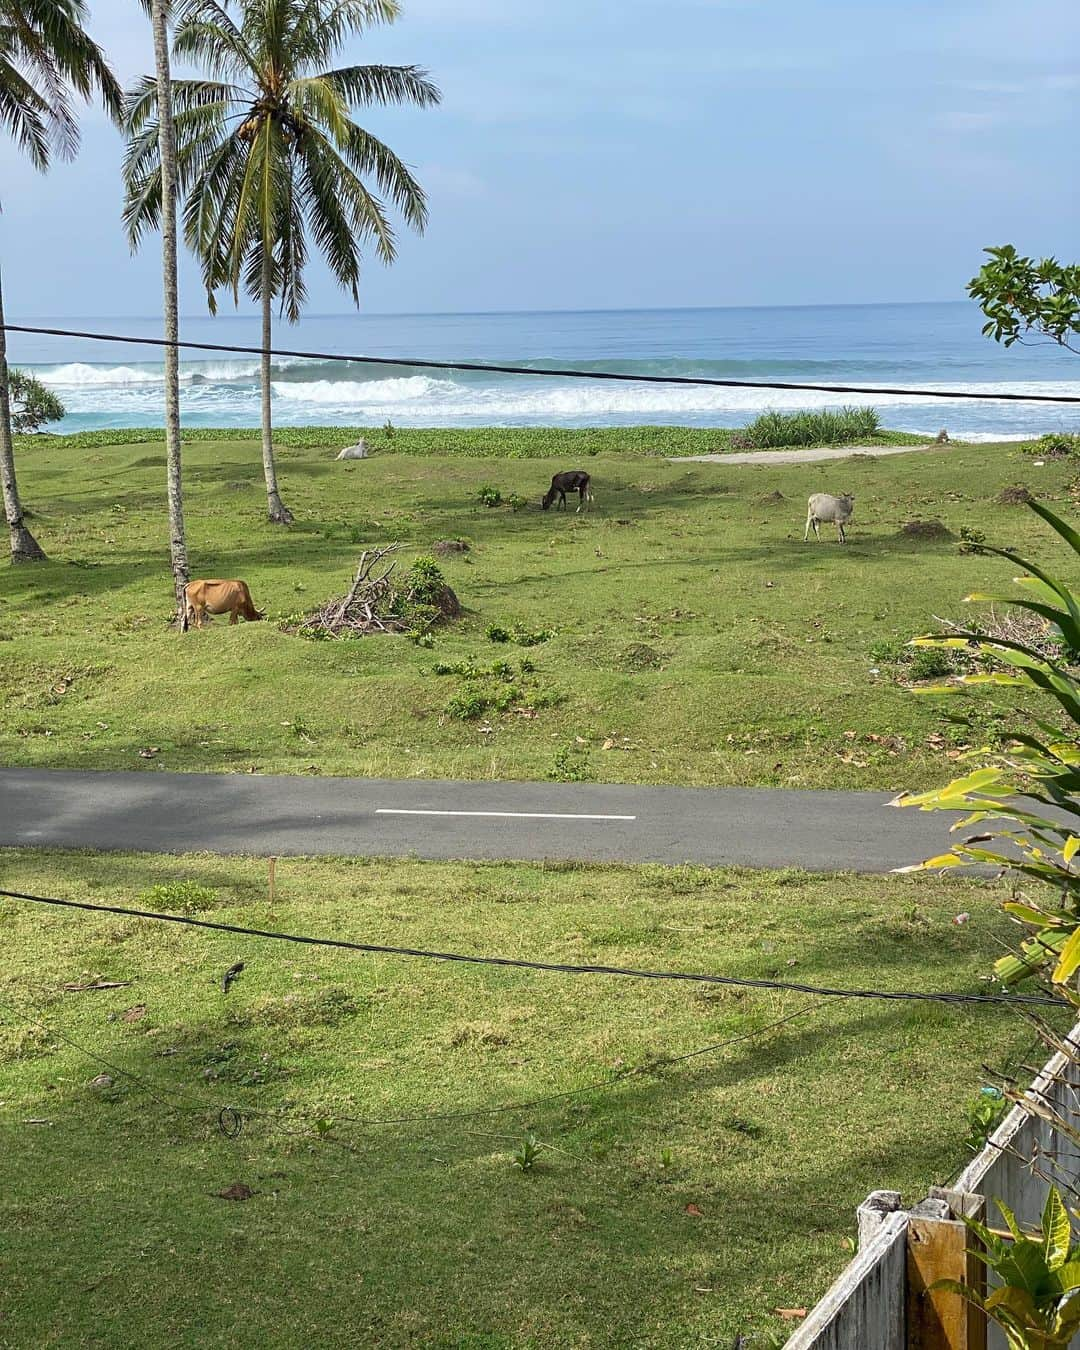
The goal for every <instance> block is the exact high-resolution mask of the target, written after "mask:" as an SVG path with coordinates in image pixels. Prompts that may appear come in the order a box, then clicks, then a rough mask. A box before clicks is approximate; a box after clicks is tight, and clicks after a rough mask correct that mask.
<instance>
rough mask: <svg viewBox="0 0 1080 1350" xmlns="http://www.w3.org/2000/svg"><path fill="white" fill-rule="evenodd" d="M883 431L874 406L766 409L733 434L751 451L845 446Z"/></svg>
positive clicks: (735, 439) (739, 442) (734, 442)
mask: <svg viewBox="0 0 1080 1350" xmlns="http://www.w3.org/2000/svg"><path fill="white" fill-rule="evenodd" d="M880 430H881V421H880V419H879V417H878V415H877V413H876V411H875V410H874V409H873V408H840V409H831V408H819V409H814V410H813V411H809V410H808V411H806V412H794V413H779V412H766V413H762V414H761V416H760V417H757V418H755V419H754V421H753V422H751V423H750V425H749V426H748V427H745V428H744V429H743V430H742V431H741V432H739V433H738V435H737V437H732V444H733V445H735V444H736V443H738V445H740V446H743V447H745V448H746V449H750V450H772V449H775V448H776V447H778V446H785V445H826V444H836V445H844V444H850V443H851V442H852V441H860V440H866V439H868V438H870V437H872V436H874V435H876V434H877V433H878V432H879V431H880Z"/></svg>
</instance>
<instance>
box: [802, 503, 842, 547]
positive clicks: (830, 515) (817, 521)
mask: <svg viewBox="0 0 1080 1350" xmlns="http://www.w3.org/2000/svg"><path fill="white" fill-rule="evenodd" d="M854 507H855V498H854V497H850V496H849V497H833V496H831V495H830V494H829V493H828V492H815V493H814V495H813V496H812V497H811V498H810V500H809V501H808V502H807V503H806V533H805V534H804V535H803V541H804V542H805V541H806V540H807V539H809V538H810V526H811V525H813V527H814V535H815V537H816V538H818V539H820V538H821V531H820V530H819V529H818V526H819V525H835V526H836V532H837V534H838V535H839V537H840V542H841V543H842V544H844V543H846V542H847V540H846V538H845V535H844V526H845V525H846V524H847V523H848V521H849V520H850V519H851V513H852V511H853V510H854Z"/></svg>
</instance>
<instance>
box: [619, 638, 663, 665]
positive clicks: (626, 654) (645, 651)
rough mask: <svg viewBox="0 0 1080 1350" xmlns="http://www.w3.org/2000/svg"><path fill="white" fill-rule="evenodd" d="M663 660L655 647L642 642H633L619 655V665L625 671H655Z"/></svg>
mask: <svg viewBox="0 0 1080 1350" xmlns="http://www.w3.org/2000/svg"><path fill="white" fill-rule="evenodd" d="M663 659H664V658H663V657H662V656H661V655H660V653H659V652H658V651H657V650H656V648H655V647H650V646H648V644H647V643H644V642H634V643H632V644H631V645H630V646H629V647H627V648H625V649H624V650H623V651H622V652H620V654H619V663H620V664H621V665H622V666H623V667H624V668H625V669H626V670H656V669H657V667H658V666H660V664H661V663H662V662H663Z"/></svg>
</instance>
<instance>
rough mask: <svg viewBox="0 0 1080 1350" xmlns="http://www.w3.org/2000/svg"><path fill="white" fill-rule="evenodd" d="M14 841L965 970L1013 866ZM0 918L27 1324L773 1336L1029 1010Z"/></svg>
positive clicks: (356, 930)
mask: <svg viewBox="0 0 1080 1350" xmlns="http://www.w3.org/2000/svg"><path fill="white" fill-rule="evenodd" d="M155 483H156V484H157V485H160V479H159V478H155ZM265 529H266V532H267V534H268V535H270V534H273V537H274V539H275V541H276V540H277V539H279V538H280V534H279V533H275V532H272V531H271V530H270V527H269V526H266V527H265ZM201 534H202V527H201V526H200V525H199V524H197V523H194V521H193V528H192V536H193V541H198V540H199V538H200V537H201ZM65 613H67V614H70V613H71V610H66V611H65ZM268 628H269V625H268V624H255V625H251V626H250V628H248V629H246V630H245V629H241V630H239V631H240V633H241V634H242V633H244V632H248V633H253V632H255V631H256V630H257V629H268ZM212 636H213V637H214V638H218V637H220V636H222V634H220V633H214V634H213V635H212ZM169 640H170V642H171V643H172V644H173V645H172V647H171V649H170V650H172V651H173V652H175V651H176V650H177V647H176V644H177V643H178V642H179V639H177V638H176V637H175V636H170V638H169ZM183 645H184V646H185V647H186V646H187V645H188V644H186V643H185V644H183ZM72 692H74V690H73V691H72ZM0 871H2V873H3V877H4V885H5V886H6V887H8V888H10V889H13V890H20V891H27V892H30V893H32V894H44V895H61V896H71V897H75V898H88V899H92V900H96V901H99V902H103V903H111V904H120V905H131V904H133V903H134V904H136V905H142V906H144V907H149V908H152V909H156V910H161V909H164V910H168V911H170V912H176V913H195V914H197V915H198V916H199V917H201V918H204V919H210V920H213V921H215V922H223V923H234V924H241V925H247V926H254V927H260V928H271V929H276V930H279V931H280V930H284V931H289V932H294V933H318V934H322V935H325V936H331V937H334V936H338V937H342V938H353V939H358V940H361V941H368V942H379V943H385V944H391V945H406V944H408V945H415V946H419V947H428V948H437V949H442V950H459V951H467V952H489V953H496V952H497V953H500V954H504V955H507V956H521V957H532V958H538V959H541V960H545V959H546V960H553V961H569V962H579V963H607V964H616V965H620V966H649V967H652V968H665V969H675V970H680V969H681V970H690V971H722V972H724V973H729V974H733V975H745V976H750V977H763V978H771V977H777V978H780V979H791V978H794V979H797V980H800V981H805V982H807V983H817V984H828V985H845V986H858V985H863V986H867V985H873V986H876V987H881V988H885V989H909V988H924V989H929V988H935V989H945V990H958V991H965V992H971V991H982V990H983V989H984V986H983V985H982V984H981V983H980V979H979V977H980V976H981V975H983V974H984V973H985V970H986V968H987V967H988V965H989V963H990V961H991V960H992V959H993V957H994V956H995V955H996V954H997V952H998V950H999V947H998V944H999V942H1000V941H1002V940H1005V939H1006V938H1007V935H1008V926H1007V924H1006V922H1005V920H1004V918H1003V916H1002V915H1001V914H1000V913H999V912H998V910H997V904H998V902H999V901H1000V900H1002V899H1004V898H1005V887H1004V886H1003V885H1002V884H996V885H995V884H990V885H989V886H988V885H986V884H980V883H975V882H959V883H957V882H955V881H951V880H949V881H945V882H942V881H941V880H940V879H938V878H930V877H925V876H923V877H915V878H910V877H854V876H850V875H844V876H811V875H808V874H805V873H800V872H797V871H791V870H789V871H780V872H774V873H755V872H745V871H737V870H710V869H706V868H661V867H649V868H619V867H582V866H570V865H561V866H560V865H554V866H552V865H548V866H542V865H539V864H536V865H511V864H442V863H432V864H425V863H416V862H374V861H371V860H365V859H355V860H351V861H334V860H323V861H308V860H303V859H292V858H290V859H279V860H278V861H277V865H276V871H275V882H274V890H273V894H272V895H271V893H270V890H269V887H268V872H267V862H266V860H265V859H262V860H259V859H235V858H213V857H208V856H205V855H200V856H198V857H150V856H130V855H123V854H109V855H94V854H87V853H73V854H65V853H59V852H45V851H33V852H25V853H19V852H10V851H9V852H3V853H0ZM958 913H966V914H970V916H971V918H970V920H969V921H968V922H967V923H966V924H965V925H964V926H962V927H959V926H957V925H956V924H955V923H954V922H953V920H954V918H955V916H956V915H957V914H958ZM3 926H4V933H5V945H4V951H5V974H4V983H3V992H2V1005H3V1006H2V1008H0V1012H2V1014H3V1016H2V1018H0V1021H2V1025H0V1073H2V1075H3V1080H4V1098H5V1109H4V1117H5V1129H6V1131H7V1133H8V1135H9V1138H10V1141H11V1142H10V1147H9V1155H11V1156H17V1157H18V1165H17V1166H9V1167H8V1168H6V1170H5V1185H4V1188H3V1193H2V1195H0V1232H2V1234H3V1238H2V1239H0V1241H2V1243H3V1246H4V1249H5V1252H6V1253H7V1254H8V1255H11V1254H13V1253H16V1252H17V1254H18V1259H10V1260H8V1261H7V1263H6V1275H5V1298H4V1316H5V1335H6V1337H7V1339H8V1340H9V1341H11V1342H12V1343H13V1344H27V1343H37V1342H39V1341H40V1340H41V1339H42V1334H43V1331H44V1330H45V1329H47V1331H48V1334H49V1336H50V1338H51V1339H52V1340H54V1341H55V1342H56V1343H63V1344H72V1345H78V1344H82V1343H85V1342H89V1341H95V1340H96V1341H99V1342H106V1343H108V1344H110V1345H157V1344H161V1343H163V1342H165V1341H167V1342H168V1343H169V1344H172V1345H178V1346H186V1345H218V1344H224V1343H226V1342H228V1343H231V1344H237V1345H253V1344H259V1345H267V1346H275V1347H277V1346H284V1345H296V1344H301V1343H311V1342H312V1341H317V1342H320V1343H322V1344H339V1343H341V1344H344V1343H352V1344H374V1343H377V1344H379V1345H380V1346H387V1347H395V1346H413V1345H416V1344H418V1343H422V1344H425V1345H433V1346H435V1345H437V1346H446V1347H450V1346H456V1347H464V1346H469V1347H480V1346H483V1347H499V1350H503V1348H504V1347H511V1346H518V1345H530V1346H534V1347H538V1350H548V1348H549V1347H551V1348H553V1347H556V1346H558V1347H561V1346H566V1345H588V1344H593V1345H601V1344H603V1345H610V1344H620V1345H621V1344H630V1343H633V1344H643V1345H650V1346H657V1347H672V1350H675V1347H678V1350H682V1347H685V1346H698V1345H701V1346H704V1345H711V1344H716V1343H719V1344H721V1345H724V1346H729V1345H731V1344H732V1343H733V1342H734V1341H735V1339H736V1337H737V1336H738V1335H740V1334H747V1335H751V1334H752V1335H753V1339H752V1341H751V1344H754V1345H769V1344H770V1340H769V1337H770V1336H772V1335H776V1336H778V1337H782V1336H783V1335H784V1334H786V1332H787V1331H789V1330H790V1328H791V1326H792V1322H791V1321H790V1320H788V1321H785V1319H784V1317H782V1316H781V1315H780V1313H779V1312H778V1310H779V1309H797V1308H806V1307H809V1306H810V1305H811V1304H812V1303H813V1302H814V1300H815V1299H816V1298H817V1297H818V1296H819V1295H820V1294H821V1293H822V1292H823V1290H824V1289H825V1287H826V1285H827V1284H828V1283H829V1281H830V1279H831V1278H832V1277H833V1276H834V1275H835V1274H836V1272H837V1271H838V1270H839V1269H840V1268H841V1267H842V1266H843V1265H844V1263H845V1262H846V1261H847V1260H848V1257H849V1254H850V1250H851V1242H852V1237H853V1219H854V1207H855V1206H856V1205H857V1204H858V1203H859V1202H860V1201H861V1200H862V1199H863V1197H864V1196H865V1195H866V1193H867V1192H868V1191H869V1190H870V1189H872V1188H877V1187H882V1186H888V1187H891V1188H894V1189H896V1190H898V1191H901V1192H903V1193H904V1195H905V1196H907V1197H912V1196H919V1195H922V1194H924V1193H925V1192H926V1189H927V1186H928V1185H929V1184H930V1183H932V1182H936V1181H941V1180H943V1179H944V1178H946V1177H947V1176H949V1175H950V1174H951V1173H954V1172H955V1171H956V1170H957V1168H958V1167H960V1166H961V1165H962V1164H963V1163H964V1161H965V1157H966V1155H965V1146H964V1142H963V1141H964V1135H965V1118H964V1117H965V1107H966V1105H967V1103H968V1102H970V1101H971V1100H973V1099H975V1098H976V1097H977V1095H978V1091H979V1087H980V1085H981V1084H982V1083H983V1081H984V1078H983V1074H984V1072H985V1071H984V1069H983V1067H982V1066H983V1065H984V1064H987V1065H989V1066H990V1067H991V1068H992V1069H1004V1070H1006V1071H1008V1070H1010V1069H1014V1070H1016V1071H1017V1072H1021V1073H1022V1072H1024V1071H1023V1070H1022V1069H1019V1068H1018V1065H1019V1063H1020V1061H1021V1059H1022V1056H1023V1053H1024V1051H1026V1049H1027V1037H1028V1031H1027V1028H1026V1026H1025V1025H1024V1024H1023V1023H1022V1022H1021V1021H1020V1020H1019V1019H1018V1018H1016V1016H1015V1014H1014V1013H1011V1012H1010V1011H1009V1010H1007V1009H999V1008H995V1007H993V1006H986V1005H984V1006H969V1007H966V1008H964V1007H942V1006H940V1005H937V1006H936V1005H931V1004H920V1005H910V1004H907V1005H905V1004H898V1003H886V1004H867V1003H865V1002H861V1001H856V1000H829V1001H827V1002H821V1001H819V1000H815V999H813V998H810V997H808V996H806V995H803V994H797V993H785V994H780V993H765V992H761V991H749V990H739V989H727V988H725V989H718V988H715V987H709V986H701V987H696V986H687V985H679V984H671V983H659V982H657V981H651V980H641V981H636V980H625V979H620V980H616V979H612V978H608V979H599V978H589V977H586V976H563V975H554V974H550V975H544V974H538V973H536V972H527V971H520V970H495V969H490V968H488V969H484V968H474V967H465V966H461V965H450V964H445V963H444V964H440V965H432V964H430V963H422V962H418V961H415V960H408V959H405V958H398V957H392V956H378V957H374V956H364V955H361V954H359V953H347V952H342V951H332V950H314V949H312V948H309V947H297V946H290V945H287V944H284V943H275V942H266V941H258V940H256V939H246V938H241V937H238V936H236V935H232V934H227V933H209V932H195V931H191V930H177V929H175V928H173V927H171V926H169V927H166V926H165V925H150V924H147V923H142V922H140V921H139V920H133V919H128V918H124V917H120V916H99V915H92V914H86V913H83V914H79V915H77V916H70V915H69V916H65V915H63V914H60V913H58V912H56V911H49V912H48V914H47V915H43V913H42V912H41V907H39V906H31V905H25V904H24V905H20V904H16V903H14V902H7V901H6V902H4V908H3ZM238 961H244V962H245V969H244V971H243V973H242V975H241V977H240V978H239V979H238V980H236V982H235V983H234V984H233V985H232V987H231V988H230V990H229V992H228V994H227V995H224V994H223V993H222V991H221V985H222V977H223V974H224V972H225V971H227V970H229V969H231V968H232V967H233V966H234V964H235V963H237V962H238ZM788 1016H792V1019H793V1020H791V1021H790V1022H787V1023H786V1024H784V1025H782V1026H779V1027H776V1028H775V1029H773V1030H772V1031H769V1030H767V1028H768V1027H769V1026H770V1024H773V1023H776V1022H777V1021H779V1020H780V1019H781V1018H785V1017H788ZM729 1041H734V1042H735V1043H733V1044H730V1045H727V1046H725V1045H724V1042H729ZM709 1046H718V1047H720V1048H718V1049H716V1050H715V1051H713V1052H711V1053H706V1054H698V1055H697V1056H696V1057H694V1058H691V1059H688V1060H686V1061H684V1062H682V1063H673V1062H671V1061H673V1060H674V1059H677V1057H678V1056H680V1055H693V1054H694V1052H696V1051H701V1050H703V1049H705V1048H706V1047H709ZM93 1056H100V1059H97V1058H93ZM103 1061H104V1062H103ZM943 1062H945V1063H947V1064H948V1065H949V1072H948V1073H947V1074H943V1073H942V1072H941V1071H940V1070H941V1064H942V1063H943ZM620 1074H622V1075H624V1076H623V1077H622V1078H621V1079H619V1081H617V1082H613V1081H612V1080H613V1079H616V1078H617V1077H618V1075H620ZM132 1075H134V1076H132ZM597 1084H599V1087H598V1088H597V1087H595V1086H594V1085H597ZM567 1093H569V1094H573V1095H569V1096H556V1097H552V1096H551V1094H567ZM545 1098H550V1099H549V1100H545ZM521 1103H524V1105H521V1106H518V1105H517V1104H521ZM226 1106H228V1107H230V1108H233V1110H234V1111H238V1112H240V1113H241V1115H242V1116H243V1128H242V1131H241V1133H240V1134H239V1136H238V1137H237V1138H234V1139H232V1138H228V1137H226V1135H225V1134H224V1133H222V1130H221V1129H220V1128H219V1113H220V1111H221V1109H222V1108H223V1107H226ZM502 1107H511V1108H514V1109H510V1110H499V1109H497V1108H502ZM454 1112H478V1113H483V1114H477V1115H472V1116H470V1115H465V1116H454V1115H452V1114H447V1113H454ZM356 1118H360V1119H361V1120H365V1119H366V1120H368V1121H375V1122H377V1121H391V1122H394V1123H390V1124H374V1123H373V1124H369V1125H364V1124H361V1123H356ZM400 1118H404V1119H400ZM227 1123H228V1118H227ZM530 1134H531V1135H532V1136H533V1138H534V1140H535V1141H536V1143H535V1145H534V1146H533V1148H532V1150H528V1149H526V1147H525V1145H526V1143H527V1140H528V1138H529V1135H530ZM536 1148H538V1149H539V1151H538V1152H536ZM515 1154H516V1155H518V1156H519V1157H520V1156H522V1155H523V1154H525V1155H527V1156H529V1157H530V1165H529V1167H528V1169H527V1170H525V1171H522V1170H521V1168H520V1166H515ZM808 1216H812V1217H811V1218H809V1219H808ZM61 1276H62V1278H61Z"/></svg>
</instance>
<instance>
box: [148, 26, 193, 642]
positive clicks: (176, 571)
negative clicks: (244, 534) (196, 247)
mask: <svg viewBox="0 0 1080 1350" xmlns="http://www.w3.org/2000/svg"><path fill="white" fill-rule="evenodd" d="M167 17H168V16H167V14H166V0H153V3H152V5H151V22H152V24H153V29H154V64H155V66H156V73H157V88H158V107H159V108H160V110H161V114H160V118H159V121H158V146H159V151H160V155H161V274H162V285H163V290H164V318H165V340H166V342H168V343H169V346H167V347H166V348H165V478H166V493H167V496H168V503H169V560H170V562H171V564H172V575H173V591H174V593H175V596H176V619H177V622H178V623H179V624H180V626H181V627H182V626H183V623H184V613H185V611H186V609H187V599H186V597H185V594H184V588H185V587H186V586H187V584H188V580H189V573H188V557H187V539H186V536H185V533H184V487H183V466H182V459H181V442H180V350H179V347H178V346H177V345H176V344H177V343H178V342H179V340H180V319H179V302H178V298H177V281H176V134H175V129H174V126H173V113H172V92H171V83H172V80H171V74H170V71H169V33H168V23H167Z"/></svg>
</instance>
